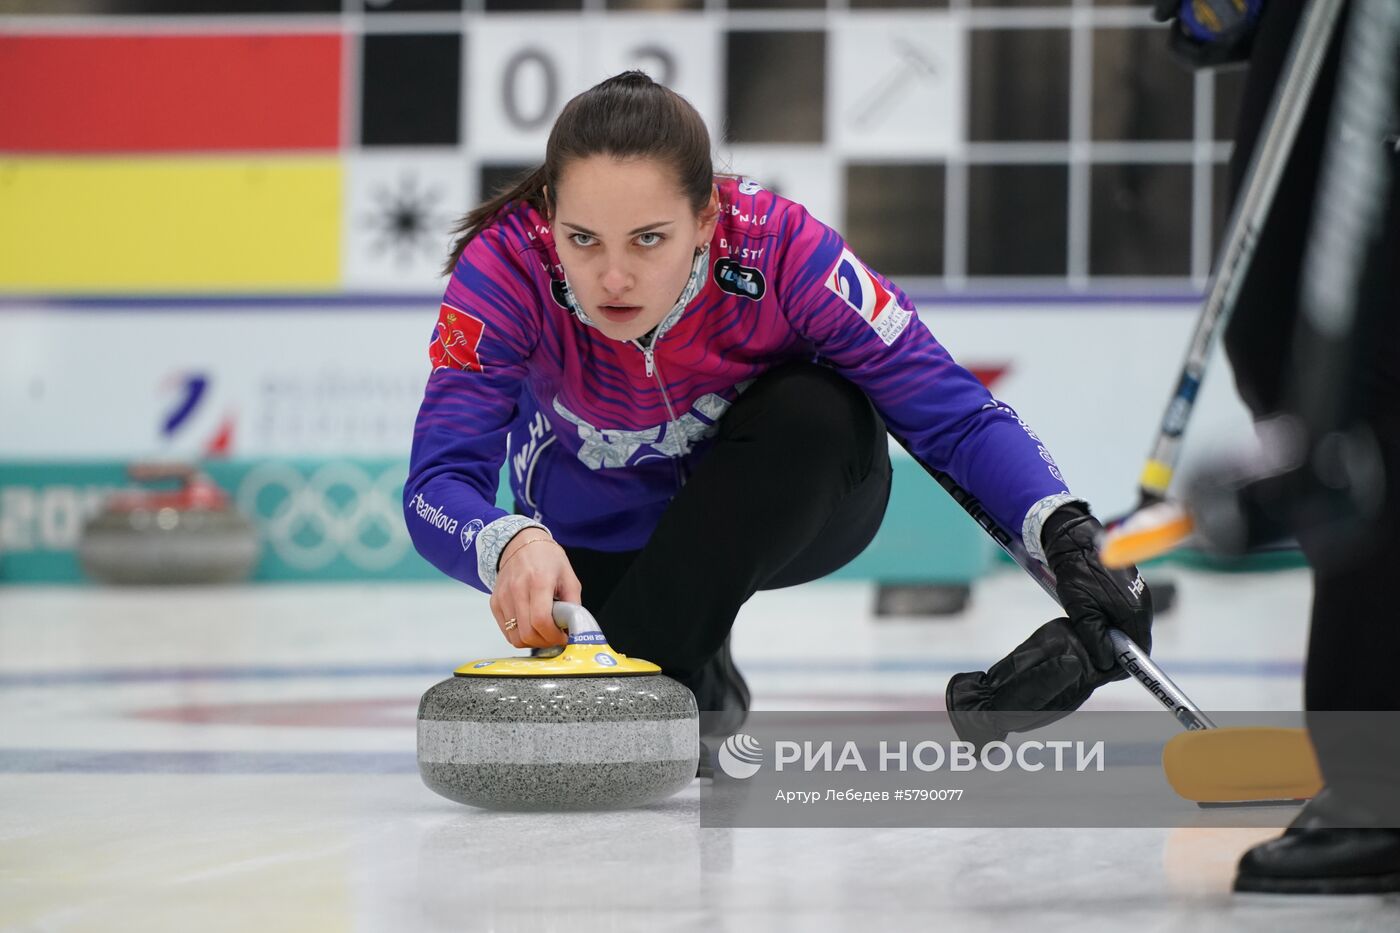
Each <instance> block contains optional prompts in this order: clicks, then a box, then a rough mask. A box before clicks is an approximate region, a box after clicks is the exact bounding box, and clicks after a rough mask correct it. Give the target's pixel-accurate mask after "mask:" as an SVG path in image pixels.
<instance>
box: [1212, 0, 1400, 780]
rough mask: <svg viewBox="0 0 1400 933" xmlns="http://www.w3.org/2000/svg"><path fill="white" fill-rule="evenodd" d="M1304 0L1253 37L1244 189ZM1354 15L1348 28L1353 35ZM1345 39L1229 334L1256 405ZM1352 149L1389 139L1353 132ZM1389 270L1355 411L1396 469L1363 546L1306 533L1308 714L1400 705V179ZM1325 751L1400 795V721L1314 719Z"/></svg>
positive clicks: (1299, 241)
mask: <svg viewBox="0 0 1400 933" xmlns="http://www.w3.org/2000/svg"><path fill="white" fill-rule="evenodd" d="M1301 8H1302V4H1280V3H1275V4H1270V5H1268V6H1267V7H1266V8H1265V13H1264V17H1263V19H1262V21H1261V26H1260V33H1259V36H1258V37H1257V39H1256V42H1255V51H1254V56H1253V58H1252V61H1251V65H1250V75H1249V79H1248V82H1247V86H1246V89H1245V98H1244V102H1243V107H1242V112H1241V116H1240V123H1239V133H1238V137H1237V148H1236V152H1235V156H1234V165H1233V166H1232V167H1233V168H1234V172H1233V175H1234V180H1235V182H1236V186H1238V182H1239V178H1240V176H1241V174H1242V172H1243V166H1244V165H1245V164H1246V163H1247V160H1248V158H1249V155H1250V151H1251V150H1252V148H1253V146H1254V145H1255V142H1256V139H1257V136H1258V133H1259V130H1260V126H1261V124H1262V121H1263V117H1264V113H1265V110H1266V108H1267V106H1268V101H1269V96H1270V94H1271V93H1272V90H1273V87H1274V84H1275V82H1276V79H1277V76H1278V73H1279V71H1280V69H1281V67H1282V63H1283V60H1284V57H1285V54H1286V51H1287V48H1288V42H1289V40H1290V38H1291V35H1292V31H1293V29H1294V27H1295V25H1296V22H1297V20H1298V17H1299V16H1300V12H1301ZM1344 31H1345V23H1343V24H1342V26H1340V27H1339V36H1340V35H1342V34H1344ZM1337 45H1338V43H1337V42H1336V41H1335V40H1334V47H1333V49H1332V52H1331V54H1330V56H1329V58H1328V61H1327V64H1326V66H1325V67H1324V69H1323V71H1322V72H1321V74H1320V77H1319V80H1318V85H1317V89H1316V91H1315V93H1314V97H1313V101H1312V103H1311V104H1310V106H1309V110H1308V113H1307V116H1306V118H1305V120H1304V122H1303V124H1302V127H1301V128H1300V132H1299V138H1298V141H1297V144H1296V146H1295V150H1294V152H1293V154H1292V157H1291V158H1290V161H1289V165H1288V168H1287V170H1286V172H1285V174H1284V176H1283V179H1282V182H1281V184H1280V188H1279V191H1278V195H1277V197H1276V199H1275V204H1274V207H1273V210H1272V211H1271V213H1270V216H1269V219H1268V222H1267V223H1266V224H1265V226H1264V229H1263V230H1262V231H1261V234H1260V240H1259V247H1258V252H1257V253H1256V256H1255V260H1254V263H1253V266H1252V271H1251V272H1250V274H1249V276H1248V277H1247V278H1246V280H1245V285H1244V289H1243V291H1242V293H1241V296H1240V301H1239V305H1238V307H1237V309H1236V311H1235V314H1234V317H1233V318H1232V320H1231V322H1230V326H1229V329H1228V331H1227V332H1226V335H1225V346H1226V350H1227V351H1228V353H1229V356H1230V362H1231V364H1232V366H1233V368H1234V372H1235V379H1236V383H1237V385H1238V386H1239V389H1240V394H1241V396H1242V397H1243V398H1244V400H1245V402H1246V403H1247V404H1248V405H1249V407H1250V409H1251V410H1252V411H1253V412H1254V414H1255V415H1265V414H1268V413H1270V412H1273V411H1275V410H1277V409H1278V407H1279V406H1280V405H1282V404H1284V403H1285V402H1286V394H1287V387H1288V381H1289V379H1290V378H1291V371H1292V369H1293V366H1292V363H1291V361H1290V356H1291V350H1292V347H1291V340H1292V336H1293V329H1294V320H1295V318H1296V316H1297V314H1298V301H1299V291H1300V280H1301V275H1302V270H1303V268H1304V263H1303V257H1304V254H1305V251H1306V246H1307V241H1308V235H1309V228H1310V224H1311V222H1312V218H1313V216H1314V201H1315V198H1316V196H1317V182H1318V178H1319V173H1320V169H1321V162H1322V152H1323V148H1324V140H1325V139H1326V122H1327V116H1328V113H1329V111H1330V108H1331V105H1332V101H1333V96H1334V91H1335V86H1336V72H1337V58H1338V55H1337ZM1355 144H1356V145H1376V146H1380V145H1382V144H1383V143H1382V141H1381V140H1364V141H1363V140H1357V141H1356V143H1355ZM1386 224H1387V230H1386V234H1385V239H1384V241H1383V243H1382V244H1381V245H1380V247H1379V250H1380V255H1381V256H1382V257H1385V258H1384V259H1383V260H1382V261H1381V262H1380V263H1379V264H1378V266H1377V268H1379V269H1380V270H1381V274H1380V275H1378V276H1376V277H1374V278H1372V279H1371V280H1370V281H1368V282H1367V283H1366V287H1365V288H1364V289H1363V290H1362V293H1361V296H1362V301H1364V302H1367V304H1366V305H1365V306H1364V307H1363V309H1362V315H1361V317H1362V318H1366V317H1368V316H1369V317H1370V318H1371V319H1372V322H1373V326H1372V327H1371V328H1370V329H1369V330H1368V332H1367V334H1366V347H1367V352H1366V354H1365V355H1364V359H1363V360H1362V361H1361V363H1360V365H1359V368H1358V371H1357V372H1356V373H1354V374H1352V375H1353V377H1354V378H1356V379H1357V383H1356V385H1357V387H1358V392H1357V395H1358V403H1357V408H1356V412H1355V413H1356V415H1357V416H1358V417H1359V418H1360V419H1361V420H1363V421H1364V422H1365V423H1366V424H1367V425H1368V426H1369V427H1370V428H1371V429H1372V431H1373V432H1374V433H1375V435H1376V438H1377V440H1378V441H1379V443H1380V445H1381V448H1382V452H1383V458H1384V462H1385V466H1386V472H1387V477H1386V502H1385V506H1384V509H1383V512H1382V514H1381V515H1380V517H1379V519H1378V520H1377V521H1376V522H1374V523H1373V526H1372V528H1371V529H1370V532H1369V533H1368V534H1366V535H1365V536H1363V539H1362V540H1363V545H1362V547H1361V548H1359V549H1358V552H1357V556H1355V557H1353V558H1352V559H1350V560H1349V561H1348V562H1347V563H1346V564H1344V565H1341V566H1338V565H1337V563H1338V562H1337V561H1335V560H1331V561H1324V560H1321V558H1324V557H1326V556H1328V555H1326V554H1325V553H1323V551H1322V545H1321V544H1320V543H1319V542H1316V541H1313V540H1312V539H1311V537H1310V536H1309V535H1307V534H1306V533H1303V534H1300V543H1301V544H1302V546H1303V551H1304V554H1305V555H1306V556H1307V557H1308V560H1309V563H1310V564H1312V565H1314V566H1315V567H1318V568H1319V569H1318V570H1317V571H1316V572H1315V575H1314V584H1315V586H1314V595H1313V610H1312V628H1311V633H1310V640H1309V645H1308V659H1307V673H1306V703H1305V706H1306V708H1307V709H1308V710H1309V711H1310V712H1320V711H1335V710H1400V676H1397V675H1396V672H1395V666H1396V662H1397V659H1400V610H1397V608H1396V600H1395V597H1394V594H1393V592H1392V590H1393V575H1394V574H1395V572H1396V569H1397V568H1400V299H1398V298H1397V294H1400V281H1397V272H1396V270H1397V268H1400V179H1397V183H1396V184H1393V185H1392V190H1391V199H1390V207H1389V213H1388V216H1387V221H1386ZM1309 726H1310V732H1311V734H1312V738H1313V742H1314V744H1315V745H1316V746H1317V751H1318V760H1319V762H1320V764H1321V766H1322V770H1323V773H1324V775H1325V776H1326V778H1327V781H1328V783H1329V785H1331V786H1332V787H1333V788H1334V789H1335V790H1337V791H1339V792H1343V793H1348V792H1349V789H1354V792H1352V793H1351V795H1352V796H1356V797H1358V798H1360V797H1364V796H1366V795H1368V794H1369V793H1371V792H1372V791H1373V789H1375V788H1384V787H1386V786H1389V787H1390V788H1391V793H1393V794H1400V789H1396V788H1400V730H1395V731H1389V732H1387V733H1386V734H1376V733H1374V732H1373V734H1370V735H1368V736H1364V737H1363V739H1362V740H1358V736H1357V735H1356V733H1355V732H1354V730H1352V729H1351V728H1348V727H1347V726H1346V724H1344V723H1342V722H1341V721H1339V720H1338V719H1334V718H1328V717H1326V716H1310V717H1309Z"/></svg>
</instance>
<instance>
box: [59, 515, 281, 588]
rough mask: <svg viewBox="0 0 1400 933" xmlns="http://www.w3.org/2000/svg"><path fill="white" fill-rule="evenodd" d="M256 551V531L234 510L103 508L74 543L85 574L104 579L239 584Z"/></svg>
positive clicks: (115, 580) (257, 546) (126, 582)
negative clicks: (76, 543)
mask: <svg viewBox="0 0 1400 933" xmlns="http://www.w3.org/2000/svg"><path fill="white" fill-rule="evenodd" d="M258 553H259V543H258V533H257V529H256V528H254V527H253V524H252V522H250V521H249V520H248V519H247V518H246V517H245V516H243V515H242V514H241V513H240V512H237V511H235V510H233V509H174V508H153V509H133V510H126V509H104V510H103V511H101V512H99V513H98V514H97V515H96V516H94V517H93V518H92V519H91V520H90V521H89V522H88V523H87V524H86V525H85V526H84V528H83V533H82V537H81V539H80V540H79V542H78V562H79V564H80V565H81V566H82V568H83V572H84V573H86V574H87V575H88V576H90V577H92V578H93V579H95V580H99V581H101V582H103V583H124V584H136V585H150V584H187V583H238V582H241V581H243V580H246V579H247V578H248V576H249V574H251V573H252V571H253V567H254V565H255V564H257V561H258Z"/></svg>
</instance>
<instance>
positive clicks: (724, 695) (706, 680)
mask: <svg viewBox="0 0 1400 933" xmlns="http://www.w3.org/2000/svg"><path fill="white" fill-rule="evenodd" d="M678 679H679V680H680V682H681V683H683V684H685V685H686V686H687V687H689V688H690V690H691V692H692V693H694V694H695V705H696V706H697V707H698V708H699V710H700V734H701V735H702V736H712V737H717V738H719V739H720V741H723V740H724V739H726V738H728V737H729V736H730V735H733V734H734V733H735V732H738V731H739V730H740V729H742V728H743V726H744V720H745V719H747V718H748V715H749V702H750V695H749V685H748V683H747V682H746V681H745V680H744V675H743V674H741V673H739V668H737V667H735V666H734V657H733V656H732V655H731V654H730V653H729V639H728V638H726V639H725V640H724V644H723V645H721V646H720V649H719V651H718V652H716V654H715V656H714V657H713V658H711V659H710V660H709V662H708V663H706V664H705V666H704V667H702V668H700V670H698V671H696V672H695V673H694V674H692V675H690V676H689V677H683V678H678Z"/></svg>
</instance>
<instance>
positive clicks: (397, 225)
mask: <svg viewBox="0 0 1400 933" xmlns="http://www.w3.org/2000/svg"><path fill="white" fill-rule="evenodd" d="M445 196H446V193H445V191H444V190H443V188H442V186H440V185H426V186H425V185H424V184H423V183H422V182H421V181H420V180H419V178H418V176H417V175H415V174H413V173H412V172H403V173H402V174H400V175H399V178H398V182H397V184H395V183H384V184H380V185H376V186H375V187H374V190H373V192H372V195H371V197H372V200H373V208H372V210H371V213H369V214H366V215H365V216H364V218H363V219H364V222H365V224H366V225H367V226H368V227H369V229H370V230H371V231H372V233H373V236H372V238H371V239H370V242H369V247H368V251H369V254H370V256H371V257H372V258H374V259H384V258H389V259H390V260H391V261H392V262H393V263H394V265H395V266H397V267H398V268H410V267H412V266H413V265H414V263H415V261H422V260H427V261H429V262H434V263H436V262H440V261H441V260H442V258H443V252H444V250H445V249H446V248H447V231H448V228H449V226H450V225H451V223H452V220H453V218H452V215H451V214H448V213H445V212H443V211H441V210H439V208H440V207H441V205H442V202H443V201H444V199H445Z"/></svg>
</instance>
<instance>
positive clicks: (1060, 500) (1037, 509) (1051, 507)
mask: <svg viewBox="0 0 1400 933" xmlns="http://www.w3.org/2000/svg"><path fill="white" fill-rule="evenodd" d="M1071 502H1083V503H1084V506H1085V507H1086V508H1087V507H1088V505H1089V503H1088V502H1087V501H1086V500H1084V499H1081V498H1079V497H1078V496H1075V495H1071V494H1070V493H1067V492H1058V493H1056V494H1055V495H1053V496H1046V497H1045V498H1044V499H1041V500H1040V501H1039V502H1037V503H1036V504H1035V505H1033V506H1031V507H1030V508H1029V509H1028V510H1027V511H1026V520H1025V521H1024V522H1022V523H1021V543H1022V544H1024V545H1025V546H1026V550H1027V551H1028V552H1029V553H1030V555H1031V556H1032V557H1034V558H1035V559H1036V560H1038V561H1040V562H1041V563H1042V564H1043V563H1045V547H1044V545H1042V544H1041V543H1040V531H1041V529H1042V528H1044V527H1045V520H1046V519H1047V518H1049V517H1050V515H1051V514H1052V513H1053V512H1054V511H1055V510H1056V509H1058V508H1059V507H1060V506H1062V505H1069V504H1070V503H1071Z"/></svg>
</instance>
